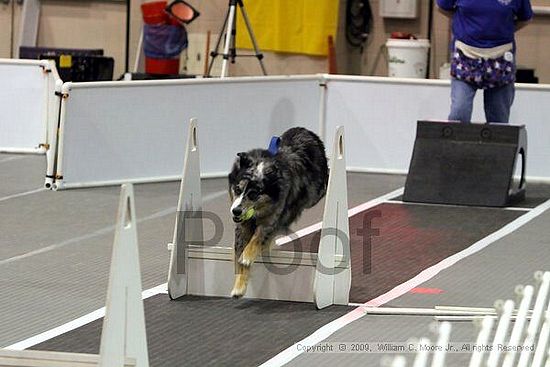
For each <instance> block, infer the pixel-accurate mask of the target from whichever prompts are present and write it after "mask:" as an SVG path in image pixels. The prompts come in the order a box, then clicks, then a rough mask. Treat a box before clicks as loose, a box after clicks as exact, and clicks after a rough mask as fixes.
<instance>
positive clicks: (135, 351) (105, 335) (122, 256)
mask: <svg viewBox="0 0 550 367" xmlns="http://www.w3.org/2000/svg"><path fill="white" fill-rule="evenodd" d="M141 293H142V286H141V272H140V265H139V250H138V243H137V228H136V214H135V204H134V189H133V186H132V184H127V185H123V186H122V189H121V192H120V199H119V206H118V214H117V224H116V228H115V239H114V242H113V252H112V257H111V270H110V275H109V286H108V289H107V300H106V304H105V318H104V320H103V330H102V333H101V344H100V348H99V350H100V352H99V354H98V355H96V354H82V353H61V352H49V351H38V350H7V349H0V367H4V366H25V367H29V366H43V367H62V366H67V367H69V366H70V367H79V366H81V367H87V366H90V367H91V366H99V367H121V366H136V367H148V366H149V356H148V350H147V339H146V332H145V315H144V313H143V299H142V296H141Z"/></svg>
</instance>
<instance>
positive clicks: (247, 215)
mask: <svg viewBox="0 0 550 367" xmlns="http://www.w3.org/2000/svg"><path fill="white" fill-rule="evenodd" d="M255 213H256V211H255V210H254V208H248V210H247V211H246V212H244V214H242V215H241V218H240V219H241V220H242V221H245V220H249V219H250V218H252V217H253V216H254V214H255Z"/></svg>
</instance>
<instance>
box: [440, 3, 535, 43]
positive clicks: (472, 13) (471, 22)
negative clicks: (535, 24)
mask: <svg viewBox="0 0 550 367" xmlns="http://www.w3.org/2000/svg"><path fill="white" fill-rule="evenodd" d="M437 5H438V6H439V7H440V8H441V9H443V10H448V11H452V12H454V14H453V20H452V24H453V36H454V39H457V40H459V41H462V42H464V43H466V44H467V45H470V46H474V47H481V48H491V47H496V46H500V45H504V44H506V43H510V42H514V30H515V25H514V23H515V22H516V21H526V20H529V19H531V18H532V17H533V10H532V9H531V3H530V2H529V0H437Z"/></svg>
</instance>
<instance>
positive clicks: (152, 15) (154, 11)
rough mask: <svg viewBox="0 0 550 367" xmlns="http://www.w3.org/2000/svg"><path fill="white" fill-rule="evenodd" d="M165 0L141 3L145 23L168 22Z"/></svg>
mask: <svg viewBox="0 0 550 367" xmlns="http://www.w3.org/2000/svg"><path fill="white" fill-rule="evenodd" d="M164 9H166V1H151V2H147V3H143V4H141V13H142V14H143V22H144V23H145V24H168V23H169V22H170V16H169V15H168V13H166V11H165V10H164Z"/></svg>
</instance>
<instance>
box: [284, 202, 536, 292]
mask: <svg viewBox="0 0 550 367" xmlns="http://www.w3.org/2000/svg"><path fill="white" fill-rule="evenodd" d="M522 214H525V212H523V211H516V210H503V209H497V208H476V207H467V206H427V205H406V204H391V203H386V204H381V205H378V206H375V207H373V208H371V209H369V210H366V211H365V212H362V213H359V214H357V215H355V216H353V217H351V218H350V242H351V258H352V261H351V269H352V283H351V292H350V302H360V303H363V302H367V301H369V300H372V299H374V298H376V297H377V296H380V295H382V294H384V293H386V292H388V291H389V290H391V289H393V288H394V287H395V286H397V285H399V284H401V283H403V282H405V281H407V280H409V279H411V278H413V277H414V276H416V275H417V274H418V273H420V272H421V271H422V270H424V269H426V268H428V267H430V266H432V265H435V264H437V263H438V262H440V261H441V260H443V259H445V258H447V257H449V256H451V255H453V254H455V253H457V252H460V251H462V250H464V249H465V248H467V247H469V246H471V245H472V244H474V243H475V242H477V241H479V240H480V239H482V238H484V237H486V236H488V235H489V234H491V233H492V232H495V231H497V230H498V229H500V228H501V227H503V226H504V225H506V224H507V223H509V222H511V221H512V220H514V219H516V218H518V217H519V216H521V215H522ZM369 228H370V229H369ZM363 234H365V235H363ZM319 237H320V231H318V232H315V233H313V234H311V235H309V236H306V237H304V238H302V239H301V241H300V245H299V246H298V245H296V243H295V242H293V243H289V244H288V245H285V246H283V249H287V250H289V249H293V250H295V251H305V252H317V248H318V245H319Z"/></svg>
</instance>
